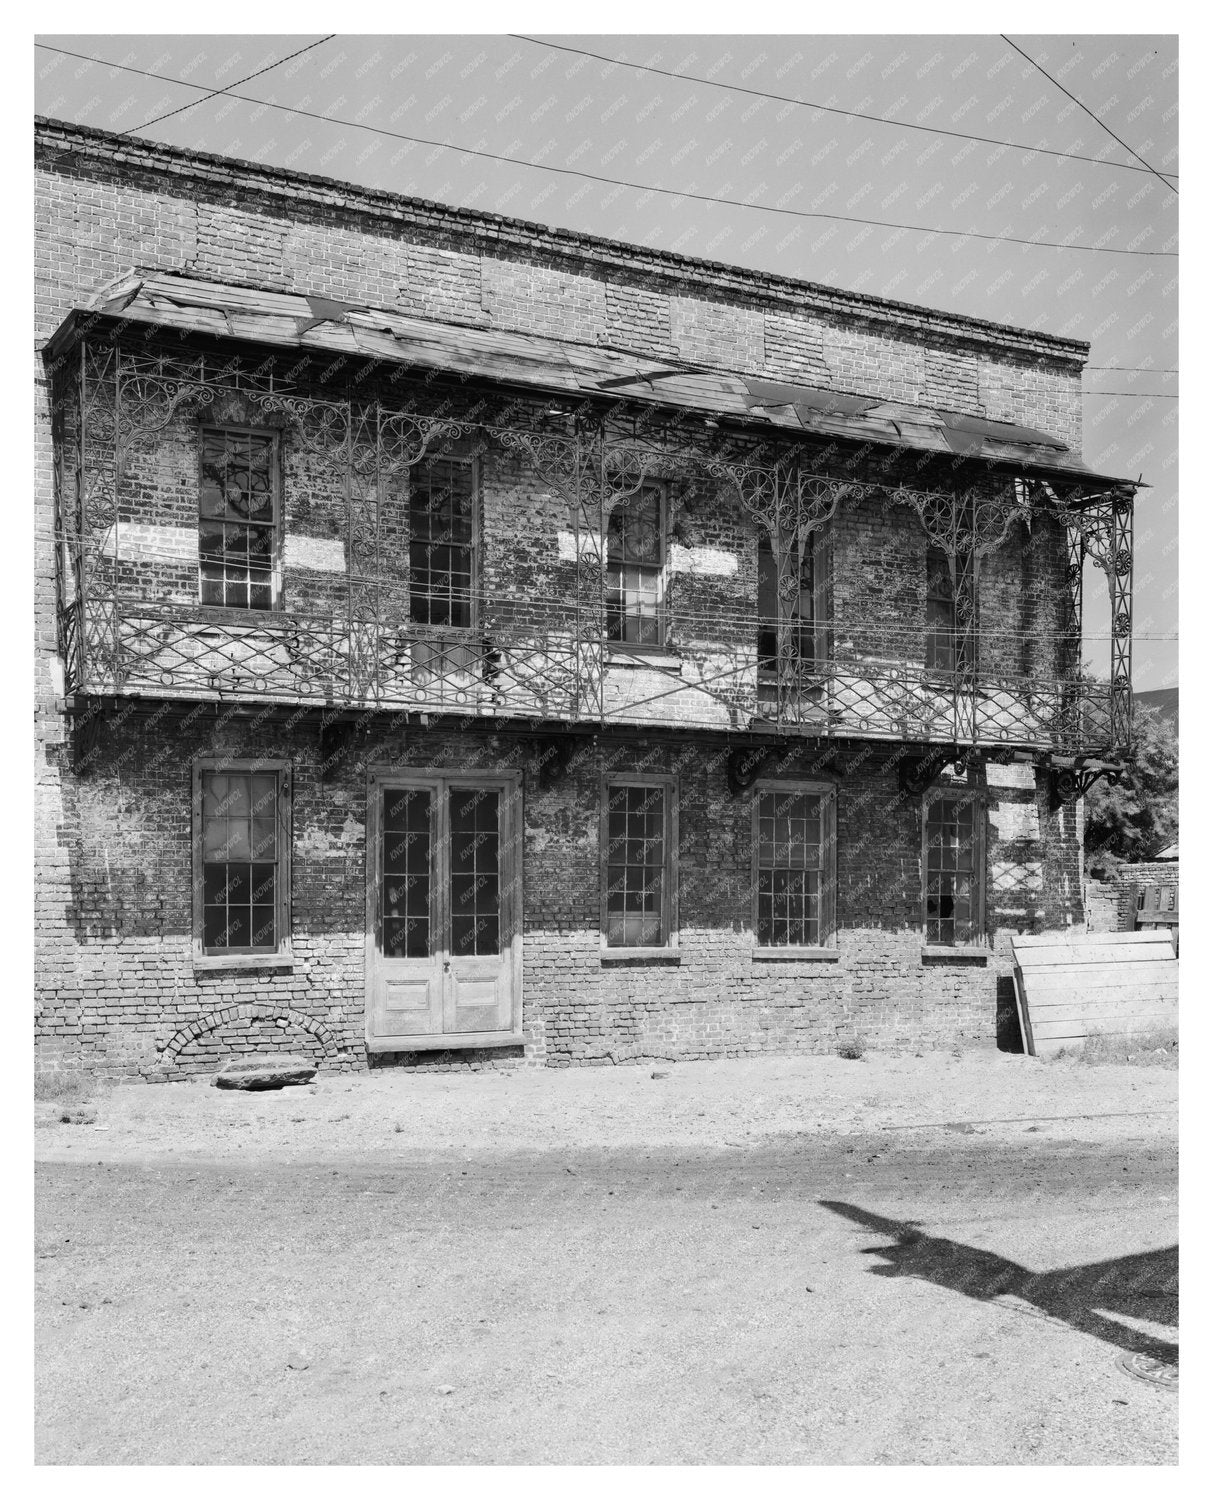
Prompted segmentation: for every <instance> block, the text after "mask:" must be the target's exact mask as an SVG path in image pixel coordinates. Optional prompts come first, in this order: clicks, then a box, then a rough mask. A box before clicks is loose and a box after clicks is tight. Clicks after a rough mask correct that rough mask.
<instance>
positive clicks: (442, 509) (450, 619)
mask: <svg viewBox="0 0 1213 1500" xmlns="http://www.w3.org/2000/svg"><path fill="white" fill-rule="evenodd" d="M475 571H476V474H475V468H474V465H473V464H471V463H469V462H466V461H461V460H457V459H432V460H431V461H430V462H429V463H426V464H419V465H418V466H417V468H416V469H415V470H413V472H412V476H411V480H410V485H409V613H410V617H411V619H412V620H413V622H414V624H417V625H439V626H445V627H447V628H450V629H456V630H466V629H470V628H471V627H472V625H473V624H474V623H475V622H474V618H473V613H474V609H473V591H474V588H475Z"/></svg>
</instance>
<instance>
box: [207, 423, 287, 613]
mask: <svg viewBox="0 0 1213 1500" xmlns="http://www.w3.org/2000/svg"><path fill="white" fill-rule="evenodd" d="M274 468H275V438H274V435H273V434H272V433H257V432H234V431H228V430H224V429H219V428H211V427H207V428H204V429H203V431H202V487H201V492H200V495H199V501H198V559H199V572H200V598H201V601H202V603H203V604H219V605H224V606H226V607H228V608H231V609H273V608H274V607H275V605H276V604H277V588H276V561H277V557H276V553H277V540H276V537H277V527H276V517H275V506H274Z"/></svg>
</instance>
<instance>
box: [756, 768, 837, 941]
mask: <svg viewBox="0 0 1213 1500" xmlns="http://www.w3.org/2000/svg"><path fill="white" fill-rule="evenodd" d="M834 795H835V793H834V788H833V787H826V786H820V785H818V786H810V787H805V786H803V785H801V786H797V785H796V784H794V783H792V784H777V785H770V784H768V785H766V786H764V785H763V784H762V783H761V782H760V783H759V784H758V787H757V789H756V793H755V799H754V934H755V940H756V942H757V944H758V946H759V947H760V948H816V947H820V946H822V945H823V944H824V943H826V942H828V941H829V940H830V939H831V938H832V937H833V909H834V836H833V828H834Z"/></svg>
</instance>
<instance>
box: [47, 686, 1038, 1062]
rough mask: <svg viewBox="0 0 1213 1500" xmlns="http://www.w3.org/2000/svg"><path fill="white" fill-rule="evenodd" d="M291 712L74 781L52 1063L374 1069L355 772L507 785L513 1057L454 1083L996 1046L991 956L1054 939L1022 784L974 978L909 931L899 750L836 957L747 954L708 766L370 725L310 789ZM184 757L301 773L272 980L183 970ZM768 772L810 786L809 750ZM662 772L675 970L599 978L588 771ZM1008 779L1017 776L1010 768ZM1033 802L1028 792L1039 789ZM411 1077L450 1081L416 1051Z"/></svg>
mask: <svg viewBox="0 0 1213 1500" xmlns="http://www.w3.org/2000/svg"><path fill="white" fill-rule="evenodd" d="M284 718H285V714H284V713H279V715H278V716H277V719H276V721H275V720H273V719H272V718H270V717H266V718H263V719H262V720H261V721H260V722H258V721H256V720H249V719H247V718H244V719H242V718H239V717H236V716H223V715H221V716H219V717H218V718H215V717H213V716H212V715H211V714H209V713H208V714H205V715H195V716H194V717H193V719H192V721H190V722H183V721H180V720H178V721H173V720H172V719H170V718H168V717H165V718H163V719H162V720H160V722H152V723H149V722H147V721H146V720H145V719H140V718H138V717H136V716H134V715H131V716H130V717H128V719H127V720H126V721H125V722H123V723H120V724H114V725H111V727H110V729H109V730H108V731H107V732H106V734H105V736H104V739H103V745H102V749H101V753H100V754H99V755H98V757H97V761H96V764H95V768H94V769H93V771H92V773H91V774H90V775H88V776H86V777H81V778H72V779H70V780H69V781H68V782H67V783H66V785H67V787H68V789H69V790H68V801H69V803H70V814H71V823H72V827H73V829H74V830H75V857H74V859H73V861H72V867H71V881H70V897H69V901H68V905H67V918H68V924H69V928H70V932H71V935H72V938H73V940H74V943H75V945H76V965H77V971H78V975H79V985H78V993H77V996H76V1000H75V1004H74V1005H72V1006H71V1007H68V1006H67V1005H66V1004H61V1005H59V1006H51V1007H48V1009H47V1011H46V1013H45V1014H44V1015H43V1017H42V1022H41V1026H40V1033H39V1045H40V1048H41V1049H42V1057H43V1059H44V1060H45V1061H48V1062H49V1061H52V1060H54V1059H55V1058H57V1057H59V1056H61V1055H62V1054H63V1053H64V1051H68V1050H70V1052H71V1055H72V1056H74V1057H78V1058H79V1059H81V1060H82V1062H83V1064H84V1066H86V1067H88V1068H90V1069H92V1070H95V1071H97V1072H99V1073H102V1074H105V1075H109V1076H113V1077H116V1078H140V1077H143V1078H149V1079H160V1078H173V1077H179V1076H182V1075H183V1074H186V1073H189V1072H191V1071H206V1070H210V1069H212V1068H213V1067H214V1066H215V1065H216V1063H217V1062H218V1061H219V1060H220V1059H221V1058H223V1057H225V1056H229V1055H232V1054H233V1053H239V1052H240V1051H242V1050H257V1049H259V1048H263V1047H266V1046H281V1047H284V1048H287V1049H288V1050H295V1051H299V1050H306V1051H309V1052H311V1053H312V1054H313V1055H316V1056H317V1057H320V1056H323V1058H324V1062H325V1066H327V1067H337V1068H359V1067H365V1066H366V1065H367V1057H366V1053H365V1050H364V1047H363V1037H364V1027H365V1015H364V1001H363V995H364V989H363V986H364V971H363V944H364V931H363V927H364V920H365V879H366V815H367V814H366V773H367V767H368V766H370V765H377V766H393V767H397V768H406V767H410V766H411V767H413V768H418V769H419V768H423V767H432V766H435V765H437V766H443V767H446V768H449V769H452V770H454V769H463V770H471V769H476V770H481V771H485V772H492V771H499V770H501V769H503V768H513V767H519V766H521V767H522V768H523V769H524V772H525V776H524V791H523V797H524V802H523V812H524V828H525V842H524V868H523V890H524V916H523V919H524V929H525V936H524V946H523V969H524V976H525V984H524V1011H523V1028H524V1033H525V1036H526V1042H525V1047H524V1049H523V1051H522V1053H518V1052H513V1053H511V1052H509V1051H507V1052H506V1053H505V1054H503V1055H497V1054H485V1055H484V1056H483V1057H473V1058H466V1057H465V1058H458V1059H457V1060H458V1061H459V1063H460V1064H461V1065H472V1064H476V1065H489V1064H491V1063H497V1064H501V1065H510V1064H516V1063H517V1062H519V1061H522V1060H529V1061H531V1062H534V1063H543V1064H546V1065H549V1066H567V1065H570V1064H582V1063H604V1062H624V1061H631V1060H640V1059H647V1058H652V1057H679V1058H692V1057H715V1056H735V1055H742V1054H748V1053H754V1052H759V1051H764V1050H775V1051H788V1050H798V1049H799V1050H808V1051H824V1050H830V1049H832V1048H834V1047H835V1046H837V1045H838V1043H839V1041H840V1040H845V1039H848V1038H850V1037H852V1036H859V1037H861V1038H863V1039H864V1040H865V1041H866V1042H868V1043H870V1044H871V1045H873V1046H899V1045H900V1046H908V1045H915V1046H922V1045H932V1044H935V1045H942V1044H953V1043H956V1042H967V1043H978V1044H980V1043H984V1044H987V1045H989V1044H992V1041H993V1035H994V1029H993V1028H994V1009H995V987H996V980H997V977H998V975H999V974H1000V973H1002V972H1005V969H1006V963H1005V958H1006V954H1005V951H1004V950H1005V939H1006V934H1007V932H1009V931H1016V930H1019V929H1020V928H1022V927H1024V926H1034V925H1039V924H1040V923H1041V922H1048V924H1049V925H1060V923H1061V922H1062V921H1063V920H1064V917H1065V915H1066V914H1065V913H1064V912H1063V911H1061V910H1060V909H1057V908H1054V909H1050V908H1049V902H1050V901H1051V900H1052V899H1053V898H1052V897H1051V895H1050V890H1051V887H1052V885H1053V884H1056V882H1055V881H1054V880H1053V879H1052V877H1050V876H1049V875H1048V870H1049V866H1050V863H1051V862H1056V861H1058V860H1059V859H1061V860H1064V856H1063V855H1059V854H1058V847H1059V846H1060V844H1061V843H1062V842H1063V840H1062V838H1061V835H1060V832H1059V830H1058V828H1057V827H1056V826H1055V825H1054V824H1050V823H1049V821H1048V820H1047V819H1042V820H1041V822H1040V824H1039V826H1038V828H1037V831H1036V834H1035V836H1029V834H1028V830H1027V823H1028V821H1029V819H1028V817H1026V816H1020V817H1019V818H1018V819H1015V818H1009V817H1008V815H1007V813H1006V809H1007V807H1008V806H1010V805H1012V804H1014V805H1015V806H1017V807H1019V808H1021V809H1026V810H1029V811H1030V810H1037V812H1038V811H1039V807H1040V797H1039V796H1038V794H1037V791H1036V789H1035V787H1034V785H1032V784H1030V783H1031V782H1032V775H1031V771H1030V768H1018V769H1017V768H1003V770H1004V772H1005V773H1007V774H1006V775H1004V777H1003V780H1004V782H1007V783H1010V782H1013V783H1014V785H1009V784H1007V785H999V786H992V787H991V789H990V792H989V803H988V822H987V837H988V840H989V868H990V882H989V889H988V893H987V895H988V908H989V922H988V927H989V932H990V936H991V939H992V956H991V958H990V961H989V963H988V964H987V963H983V962H981V961H979V960H974V959H973V958H972V957H970V956H967V955H965V954H964V953H956V954H952V955H944V956H931V957H924V955H923V954H922V938H921V929H920V925H919V923H920V912H921V894H920V872H919V854H920V847H921V827H920V823H919V816H920V801H919V799H915V798H904V797H902V796H901V795H900V794H899V792H898V789H897V778H896V765H895V761H896V752H895V750H891V749H890V748H889V747H874V748H873V750H872V751H871V753H870V754H869V755H868V756H867V757H865V758H863V759H862V760H861V761H859V762H857V763H855V764H853V765H852V766H851V767H850V768H849V769H845V770H844V773H843V774H842V776H841V780H840V781H839V790H838V896H837V910H838V923H839V934H838V949H839V960H838V961H837V962H835V963H826V962H809V961H782V960H781V961H763V960H756V959H755V958H754V957H753V956H752V937H751V924H750V891H751V884H750V882H751V847H750V839H751V817H752V796H753V793H752V792H751V793H747V794H743V795H742V796H740V797H736V798H735V797H733V796H731V795H730V794H729V792H728V790H727V787H726V784H725V774H724V760H725V752H724V750H723V749H722V748H713V747H710V746H703V745H699V746H693V745H684V746H681V747H679V746H677V745H671V744H661V745H650V746H647V747H645V746H642V745H639V744H635V743H624V742H616V741H610V742H602V743H600V744H596V743H595V741H594V740H593V739H592V738H590V737H588V736H587V737H585V738H584V739H582V740H580V741H579V742H578V743H579V748H578V750H577V751H576V753H575V754H574V755H573V757H572V759H571V761H570V764H569V767H568V771H567V773H566V774H565V776H564V777H563V778H560V779H558V780H556V781H555V783H554V784H553V785H551V786H550V787H547V788H546V789H545V788H544V787H542V786H541V785H540V781H539V777H538V764H539V763H538V755H537V751H536V747H535V745H534V742H532V741H527V740H521V739H515V738H513V737H511V736H509V735H499V736H487V735H482V734H471V733H466V732H465V733H459V734H450V733H446V734H440V733H438V732H437V731H409V732H408V733H407V734H406V733H404V732H402V731H400V730H398V729H397V730H394V731H393V730H391V729H388V730H372V731H370V732H367V733H359V734H357V735H355V736H354V737H353V738H352V739H351V740H350V741H349V742H348V743H347V745H346V747H345V749H344V751H343V753H342V754H341V755H340V756H339V758H338V760H337V763H336V764H335V765H333V764H330V765H329V767H328V768H327V771H326V772H322V753H321V744H320V737H319V734H318V731H317V729H316V727H315V725H314V724H313V725H311V726H310V727H306V728H304V727H301V726H298V725H297V726H295V727H294V728H292V729H290V730H289V731H288V730H286V729H284V727H283V720H284ZM200 754H227V755H230V756H233V757H238V758H251V757H256V756H282V757H285V758H287V759H289V760H290V761H291V763H292V783H293V806H292V825H293V827H292V851H293V880H292V907H293V934H292V936H293V947H294V955H293V962H292V965H291V967H290V969H289V970H287V971H278V970H274V971H269V972H257V971H254V970H248V971H241V970H225V971H219V972H216V971H213V970H211V971H207V970H196V969H195V968H194V965H193V961H192V957H191V949H190V936H189V934H190V930H191V905H190V903H191V870H190V850H191V811H190V809H191V785H192V783H191V763H192V760H193V758H194V757H195V756H197V755H200ZM769 769H770V772H771V774H774V775H779V776H789V777H796V776H797V775H801V776H819V775H820V774H821V768H820V764H819V762H818V761H817V760H816V759H815V758H814V757H813V756H812V755H811V753H810V752H809V751H808V750H807V749H805V750H795V751H792V752H790V753H789V754H788V755H787V756H786V757H785V758H784V759H783V760H781V761H779V762H776V763H775V764H773V765H772V766H771V767H770V768H769ZM607 770H612V771H624V770H637V771H648V772H659V773H666V774H672V775H674V776H675V777H676V778H677V784H678V789H679V824H680V844H679V868H680V933H679V955H680V960H681V961H680V962H679V963H677V964H671V963H667V962H664V961H659V962H655V963H654V962H647V963H646V962H643V961H639V960H637V961H630V962H626V963H618V962H613V963H603V962H602V960H601V958H600V956H599V949H600V938H599V928H598V923H599V891H600V873H599V848H598V818H599V787H600V778H601V776H602V774H603V773H604V771H607ZM1016 770H1017V774H1015V775H1011V774H1010V773H1011V772H1012V771H1016ZM1040 795H1043V793H1042V794H1040ZM1025 851H1026V852H1030V853H1031V854H1032V855H1033V856H1034V858H1035V860H1036V862H1037V865H1038V867H1039V868H1040V869H1041V870H1042V877H1041V880H1040V882H1039V885H1038V888H1037V890H1036V893H1035V894H1034V895H1032V896H1030V897H1028V898H1026V899H1025V897H1024V888H1023V887H1022V886H1020V887H1018V888H1017V889H1016V891H1015V892H1013V893H1012V894H1011V897H1010V899H1008V898H1007V895H1006V893H1005V892H1003V891H1002V890H1001V889H1000V887H999V872H1000V871H1001V870H1002V869H1003V868H1004V866H1005V863H1006V856H1007V855H1008V853H1010V854H1011V855H1012V856H1013V857H1018V856H1021V855H1023V854H1024V853H1025ZM412 1060H413V1061H414V1062H415V1063H416V1064H418V1065H420V1066H443V1065H445V1064H444V1061H443V1059H442V1057H441V1055H438V1056H435V1055H433V1054H418V1055H416V1056H415V1058H413V1059H412Z"/></svg>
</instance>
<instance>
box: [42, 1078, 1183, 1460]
mask: <svg viewBox="0 0 1213 1500" xmlns="http://www.w3.org/2000/svg"><path fill="white" fill-rule="evenodd" d="M654 1075H658V1076H654ZM1176 1094H1177V1074H1176V1073H1175V1072H1174V1071H1172V1070H1169V1069H1163V1068H1132V1067H1114V1066H1108V1067H1095V1068H1092V1067H1083V1066H1080V1065H1078V1064H1066V1063H1061V1064H1059V1063H1053V1064H1042V1063H1039V1062H1037V1061H1035V1060H1033V1059H1030V1058H1024V1057H1015V1056H1004V1055H1000V1054H993V1053H989V1054H970V1055H967V1056H965V1057H962V1058H952V1057H947V1056H944V1057H940V1056H928V1057H922V1058H919V1057H914V1056H909V1055H903V1056H900V1057H890V1056H877V1055H871V1056H869V1057H868V1058H866V1059H864V1060H862V1061H845V1060H842V1059H839V1058H833V1057H830V1058H798V1059H779V1058H771V1059H765V1060H756V1061H753V1062H736V1063H734V1062H717V1063H702V1064H700V1063H695V1064H663V1065H660V1066H659V1067H656V1068H617V1069H614V1068H612V1069H578V1070H569V1071H565V1072H545V1071H535V1072H519V1073H514V1074H488V1073H486V1074H460V1075H453V1074H445V1075H444V1074H409V1073H406V1072H398V1071H384V1072H380V1073H376V1074H371V1075H364V1076H359V1077H356V1078H347V1077H343V1076H340V1075H333V1076H330V1077H324V1076H323V1075H322V1076H321V1078H320V1080H319V1082H318V1084H317V1085H315V1086H314V1087H312V1088H305V1089H300V1088H294V1089H287V1090H283V1091H282V1092H280V1093H273V1094H260V1095H258V1094H241V1093H229V1092H226V1091H222V1092H221V1091H219V1090H217V1089H214V1088H211V1087H209V1086H207V1085H206V1084H204V1083H201V1082H199V1083H190V1084H181V1085H172V1086H160V1087H150V1088H149V1087H138V1088H129V1089H118V1090H114V1091H111V1092H108V1093H105V1094H103V1095H101V1096H99V1098H98V1099H97V1100H96V1101H94V1104H95V1107H96V1108H97V1111H98V1118H97V1126H100V1127H102V1128H100V1129H98V1128H96V1127H94V1126H92V1125H85V1126H81V1125H67V1124H58V1123H54V1117H55V1115H56V1114H57V1113H58V1110H57V1108H56V1106H54V1105H53V1104H41V1105H39V1106H38V1107H37V1111H38V1119H39V1123H40V1124H41V1126H42V1128H40V1129H39V1130H38V1132H37V1135H36V1141H37V1146H38V1200H37V1215H38V1217H37V1246H36V1251H37V1256H38V1260H37V1276H38V1290H37V1320H38V1322H37V1327H38V1346H39V1353H38V1365H37V1389H38V1410H37V1418H38V1430H37V1452H38V1460H39V1462H41V1463H44V1464H47V1463H49V1464H70V1463H170V1464H171V1463H197V1464H214V1463H270V1464H275V1463H427V1462H429V1463H480V1464H497V1463H560V1462H568V1463H619V1462H640V1463H741V1462H748V1463H767V1464H780V1463H857V1464H860V1463H918V1464H931V1463H1006V1464H1024V1463H1061V1464H1068V1463H1097V1464H1129V1463H1146V1464H1170V1463H1173V1462H1175V1459H1176V1404H1177V1403H1176V1399H1175V1395H1174V1393H1173V1392H1172V1391H1171V1390H1168V1389H1165V1388H1162V1387H1159V1386H1156V1385H1151V1384H1147V1383H1145V1382H1142V1381H1139V1380H1135V1379H1132V1378H1130V1377H1129V1376H1127V1375H1126V1374H1124V1373H1123V1371H1122V1370H1121V1369H1120V1368H1118V1366H1117V1358H1118V1356H1120V1355H1123V1354H1126V1353H1131V1352H1133V1351H1138V1352H1141V1353H1144V1354H1147V1355H1149V1356H1151V1357H1156V1358H1163V1359H1164V1360H1166V1359H1171V1358H1173V1357H1174V1351H1175V1347H1176V1343H1177V1330H1176V1327H1175V1324H1176V1320H1177V1316H1178V1314H1177V1304H1176V1290H1175V1274H1176V1260H1175V1250H1174V1245H1175V1238H1176V1231H1175V1216H1176V1197H1175V1188H1176V1160H1175V1145H1174V1131H1175V1100H1176Z"/></svg>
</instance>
